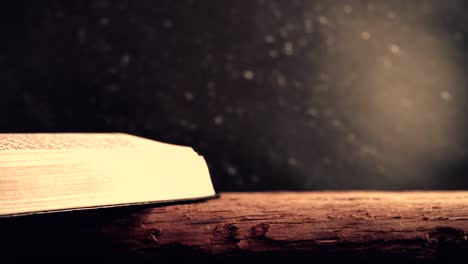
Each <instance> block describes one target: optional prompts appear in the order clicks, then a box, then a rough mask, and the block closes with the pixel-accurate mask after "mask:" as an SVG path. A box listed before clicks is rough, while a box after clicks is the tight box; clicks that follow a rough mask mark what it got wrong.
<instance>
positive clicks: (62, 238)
mask: <svg viewBox="0 0 468 264" xmlns="http://www.w3.org/2000/svg"><path fill="white" fill-rule="evenodd" d="M0 232H1V239H2V242H3V243H2V244H3V245H6V246H4V249H5V251H4V252H8V253H10V254H13V255H14V254H24V252H27V253H30V254H75V255H76V254H104V255H106V254H112V255H115V254H119V255H120V254H122V255H136V256H154V255H171V254H177V255H179V254H182V253H183V254H187V255H190V254H194V255H204V254H210V255H213V254H219V255H223V256H224V255H288V254H295V255H308V256H315V257H324V258H364V259H382V260H392V261H394V260H446V259H450V258H454V259H457V258H460V257H467V256H468V253H467V252H468V241H467V234H468V192H304V193H295V192H280V193H223V194H222V196H221V198H220V199H215V200H210V201H207V202H202V203H194V204H184V205H172V206H161V207H147V208H141V207H140V208H124V209H105V210H91V211H85V212H72V213H61V214H50V215H38V216H28V217H20V218H11V219H2V220H1V221H0Z"/></svg>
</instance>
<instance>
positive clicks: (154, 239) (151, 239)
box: [144, 228, 161, 244]
mask: <svg viewBox="0 0 468 264" xmlns="http://www.w3.org/2000/svg"><path fill="white" fill-rule="evenodd" d="M160 234H161V230H159V229H157V228H151V229H149V230H148V231H146V239H145V240H144V242H146V243H156V244H159V239H158V236H159V235H160Z"/></svg>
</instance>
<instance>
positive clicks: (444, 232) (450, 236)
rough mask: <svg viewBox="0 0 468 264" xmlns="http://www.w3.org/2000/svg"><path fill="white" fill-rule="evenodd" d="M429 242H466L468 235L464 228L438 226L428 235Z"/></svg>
mask: <svg viewBox="0 0 468 264" xmlns="http://www.w3.org/2000/svg"><path fill="white" fill-rule="evenodd" d="M426 240H427V242H428V243H429V244H439V245H440V244H451V243H458V242H465V241H466V240H467V236H466V234H465V232H464V231H463V230H460V229H456V228H452V227H438V228H436V229H435V230H434V231H430V232H428V233H427V235H426Z"/></svg>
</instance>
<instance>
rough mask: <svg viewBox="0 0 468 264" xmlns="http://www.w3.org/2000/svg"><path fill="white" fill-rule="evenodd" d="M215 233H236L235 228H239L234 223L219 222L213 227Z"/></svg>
mask: <svg viewBox="0 0 468 264" xmlns="http://www.w3.org/2000/svg"><path fill="white" fill-rule="evenodd" d="M214 230H215V231H216V232H217V233H222V234H233V235H235V234H237V230H239V228H238V227H237V226H236V225H234V224H231V223H229V224H219V225H217V226H216V227H215V229H214Z"/></svg>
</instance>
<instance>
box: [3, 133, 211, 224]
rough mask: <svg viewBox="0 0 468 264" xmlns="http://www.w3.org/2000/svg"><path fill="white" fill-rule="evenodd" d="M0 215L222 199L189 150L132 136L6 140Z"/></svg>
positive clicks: (202, 163) (25, 136) (43, 136)
mask: <svg viewBox="0 0 468 264" xmlns="http://www.w3.org/2000/svg"><path fill="white" fill-rule="evenodd" d="M0 146H1V148H0V216H1V215H7V214H22V213H28V212H39V211H42V212H44V211H50V210H69V209H79V208H89V207H106V206H112V205H122V204H135V203H147V202H157V201H167V200H178V199H191V198H196V197H206V196H211V195H214V194H215V191H214V188H213V185H212V183H211V178H210V175H209V171H208V167H207V165H206V162H205V160H204V159H203V157H201V156H199V155H198V154H197V153H196V152H195V151H193V149H191V148H190V147H183V146H175V145H171V144H166V143H160V142H156V141H152V140H148V139H144V138H139V137H135V136H131V135H126V134H0Z"/></svg>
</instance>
